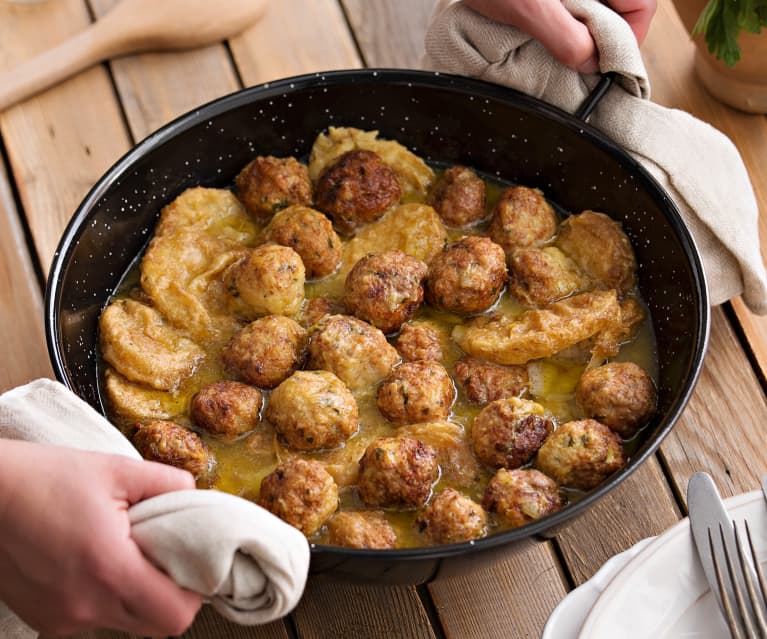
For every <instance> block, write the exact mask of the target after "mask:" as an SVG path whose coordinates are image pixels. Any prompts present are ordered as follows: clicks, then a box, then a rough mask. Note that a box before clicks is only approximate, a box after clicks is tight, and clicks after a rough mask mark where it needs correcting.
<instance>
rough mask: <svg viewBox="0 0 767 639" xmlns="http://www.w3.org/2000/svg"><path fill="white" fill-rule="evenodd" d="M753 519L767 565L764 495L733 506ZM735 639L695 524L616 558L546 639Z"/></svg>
mask: <svg viewBox="0 0 767 639" xmlns="http://www.w3.org/2000/svg"><path fill="white" fill-rule="evenodd" d="M724 503H725V506H726V508H727V511H728V512H729V513H730V516H731V517H732V518H733V519H734V520H735V521H738V522H740V521H743V520H747V521H748V523H749V526H750V528H751V534H752V536H753V541H754V546H755V547H756V551H757V555H758V559H759V563H760V564H762V566H763V567H765V568H767V566H765V563H766V562H767V504H765V500H764V497H763V496H762V492H761V491H758V490H757V491H753V492H750V493H746V494H743V495H738V496H737V497H731V498H730V499H727V500H725V502H724ZM727 636H729V634H728V630H727V626H726V624H725V622H724V618H723V617H722V616H721V614H720V613H719V608H718V607H717V604H716V599H715V598H714V596H713V594H712V593H711V591H710V589H709V586H708V582H707V581H706V576H705V575H704V573H703V568H702V567H701V565H700V562H699V561H698V557H697V555H696V552H695V545H694V543H693V540H692V534H691V532H690V522H689V520H688V519H684V520H682V521H680V522H679V523H678V524H677V525H675V526H674V527H673V528H670V529H669V530H667V531H666V532H665V533H663V534H662V535H659V536H658V537H654V538H651V539H645V540H642V541H640V542H639V543H638V544H636V545H635V546H633V547H632V548H630V549H629V550H627V551H626V552H624V553H622V554H620V555H616V556H615V557H613V558H612V559H610V560H609V561H608V562H607V563H606V564H605V565H604V566H603V567H602V568H601V569H600V570H599V571H598V572H597V573H596V574H595V575H594V576H593V577H592V578H591V579H590V580H589V581H587V582H586V583H584V584H583V585H582V586H580V587H579V588H576V589H575V590H574V591H573V592H571V593H570V594H569V595H568V596H567V597H566V598H565V599H563V600H562V602H561V603H560V604H559V606H557V608H556V609H555V610H554V612H553V613H552V615H551V617H550V618H549V621H548V623H547V624H546V627H545V628H544V631H543V637H542V639H614V638H615V637H621V638H622V639H665V638H668V639H671V638H674V639H678V638H679V637H695V639H721V638H722V637H727Z"/></svg>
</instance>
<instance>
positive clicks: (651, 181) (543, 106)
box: [45, 69, 711, 561]
mask: <svg viewBox="0 0 767 639" xmlns="http://www.w3.org/2000/svg"><path fill="white" fill-rule="evenodd" d="M359 83H365V84H370V83H380V84H382V85H387V84H390V85H403V84H405V85H408V86H413V87H416V88H417V87H419V86H422V87H424V88H451V89H453V90H456V89H457V90H460V91H464V92H466V93H469V94H471V95H474V96H477V97H482V98H492V99H494V100H498V101H501V102H507V103H510V104H513V105H514V106H515V107H517V108H522V109H524V110H528V111H530V112H533V113H536V114H537V115H543V116H545V117H546V118H548V119H551V120H553V121H555V122H557V123H558V124H560V125H562V126H564V127H567V128H569V129H572V130H575V131H577V132H579V133H582V134H583V135H585V136H586V137H587V138H588V140H589V141H590V143H591V144H593V145H594V146H595V147H598V148H600V149H601V150H603V151H605V152H607V153H608V154H609V155H610V156H612V157H613V158H614V159H615V160H616V161H617V162H618V163H619V164H621V165H623V166H624V167H625V168H626V169H627V170H629V171H630V172H631V173H633V174H635V175H638V176H639V177H640V178H641V179H642V181H643V182H644V184H645V185H646V186H647V190H648V191H649V192H650V194H651V195H652V197H653V199H655V200H656V201H657V203H658V204H659V207H660V208H661V209H662V210H663V211H665V213H666V215H667V218H668V221H669V223H670V224H671V226H672V228H673V229H674V231H675V233H676V235H677V239H678V240H679V243H680V245H681V247H682V249H683V250H684V252H685V255H686V257H687V259H688V261H689V263H690V267H691V270H692V273H693V277H694V284H695V298H696V299H695V300H694V303H695V305H696V306H697V308H698V315H699V317H698V322H697V327H696V335H695V341H694V348H693V357H692V361H691V365H690V367H689V370H688V371H687V375H686V381H685V384H684V386H683V387H682V388H681V389H679V392H678V395H677V398H676V401H675V402H674V403H673V404H672V405H671V406H670V408H669V410H668V412H667V413H666V415H664V417H663V419H662V420H661V422H660V424H659V425H658V427H657V428H656V430H655V432H654V433H653V435H652V436H651V437H650V438H649V439H648V440H647V441H645V442H644V444H643V445H642V447H641V448H640V449H639V450H638V451H637V452H636V453H635V455H634V456H633V457H632V458H631V460H630V461H629V463H628V464H627V465H626V467H625V468H623V469H622V470H620V471H618V472H617V473H615V474H614V475H613V476H611V477H610V479H609V480H608V481H607V482H605V483H604V484H602V485H601V486H600V487H599V488H597V489H596V490H594V491H592V492H591V493H589V494H588V495H587V496H586V497H584V498H583V499H581V500H580V501H578V502H577V503H575V504H572V505H570V506H568V507H567V508H564V509H563V510H561V511H559V512H558V513H554V514H553V515H549V516H547V517H545V518H543V519H541V520H540V521H536V522H533V523H531V524H528V525H526V526H522V527H521V528H515V529H513V530H509V531H505V532H499V533H496V534H494V535H491V536H489V537H485V538H482V539H477V540H474V541H469V542H463V543H459V544H448V545H443V546H431V547H424V548H413V549H401V550H363V549H356V548H341V547H337V546H323V545H315V544H312V551H313V552H319V553H321V554H323V555H326V556H329V557H332V556H338V558H339V559H341V558H344V559H346V558H349V559H352V558H354V557H358V558H367V559H376V558H380V559H382V560H387V561H390V560H398V561H399V560H402V561H407V560H408V559H412V560H419V561H420V560H424V559H431V560H439V559H443V558H448V557H453V556H457V555H465V554H467V553H470V552H474V551H479V550H484V549H489V548H495V547H498V546H503V545H506V544H510V543H512V542H514V541H519V540H522V539H526V538H529V537H534V536H537V535H540V534H541V533H542V532H544V531H546V530H550V529H556V528H558V527H559V526H561V525H562V524H564V522H566V521H567V520H569V519H571V518H573V517H575V516H577V515H578V514H580V513H582V512H583V511H584V510H586V509H587V508H589V507H590V506H591V505H592V504H594V502H596V501H598V500H599V499H601V498H602V497H604V496H605V495H606V494H607V493H608V492H610V491H611V490H612V489H613V488H615V487H616V486H617V485H618V484H620V483H621V482H622V481H623V480H624V479H626V478H627V477H628V476H629V475H630V474H631V473H632V472H634V471H635V470H636V469H637V468H638V467H639V466H640V465H641V464H642V463H643V462H644V461H645V460H646V459H647V458H648V457H649V456H650V455H652V454H653V453H654V452H655V451H656V450H657V448H658V446H659V445H660V443H661V442H662V441H663V439H664V438H665V437H666V435H668V433H669V431H670V430H671V428H672V427H673V425H674V423H675V422H676V420H677V419H678V418H679V416H680V415H681V413H682V411H683V410H684V407H685V406H686V405H687V402H688V400H689V398H690V395H691V394H692V391H693V389H694V388H695V384H696V382H697V380H698V376H699V375H700V370H701V367H702V365H703V358H704V355H705V351H706V346H707V344H708V337H709V331H710V321H711V320H710V316H711V312H710V308H709V301H708V299H709V298H708V290H707V286H706V280H705V275H704V272H703V266H702V263H701V260H700V255H699V253H698V250H697V248H696V246H695V242H694V240H693V238H692V236H691V235H690V233H689V231H688V230H687V227H686V226H685V224H684V222H683V221H682V217H681V215H680V214H679V211H678V209H677V208H676V206H675V204H674V203H673V201H672V200H671V198H670V197H669V196H668V195H667V194H666V192H665V191H664V189H663V188H662V187H661V186H660V185H659V184H658V183H657V181H656V180H655V178H653V177H652V175H650V174H649V173H648V172H647V171H646V170H645V169H644V167H642V165H641V164H639V163H638V162H637V161H636V160H634V159H633V158H632V157H631V156H630V155H629V154H628V153H627V152H626V151H625V150H624V149H623V148H622V147H621V146H619V145H618V144H616V143H615V142H613V141H612V140H611V139H610V138H608V137H607V136H606V135H604V134H603V133H601V132H600V131H598V130H597V129H595V128H593V127H591V126H589V125H588V124H587V123H584V122H583V121H582V120H579V119H578V118H576V117H575V116H573V115H570V114H569V113H566V112H565V111H562V110H560V109H558V108H556V107H553V106H551V105H550V104H547V103H545V102H542V101H540V100H538V99H536V98H532V97H530V96H528V95H525V94H523V93H520V92H518V91H515V90H513V89H508V88H505V87H501V86H498V85H496V84H490V83H487V82H483V81H481V80H473V79H469V78H465V77H462V76H455V75H448V74H440V73H432V72H427V71H410V70H400V69H362V70H345V71H328V72H320V73H312V74H307V75H301V76H295V77H292V78H286V79H284V80H279V81H277V82H267V83H265V84H261V85H258V86H254V87H251V88H249V89H244V90H242V91H238V92H235V93H232V94H230V95H228V96H224V97H223V98H219V99H217V100H214V101H212V102H210V103H208V104H205V105H203V106H201V107H199V108H197V109H194V110H193V111H190V112H189V113H187V114H185V115H182V116H180V117H179V118H177V119H176V120H173V121H172V122H170V123H169V124H166V125H165V126H163V127H162V128H160V129H158V130H157V131H156V132H154V133H152V134H151V135H149V136H148V137H147V138H146V139H144V140H143V141H142V142H140V143H139V144H137V145H136V146H135V147H134V148H133V149H131V150H130V151H129V152H128V153H126V154H125V155H124V156H123V157H122V158H120V159H119V160H118V161H117V162H116V163H115V164H114V165H113V166H112V168H110V169H109V170H108V171H107V172H106V173H105V174H104V176H103V177H102V178H101V179H100V180H99V181H98V182H97V183H96V184H95V185H94V187H93V188H92V189H91V190H90V192H89V193H88V195H87V196H86V197H85V199H84V200H83V202H82V204H80V206H79V207H78V208H77V210H76V211H75V213H74V215H73V216H72V219H71V220H70V222H69V224H68V225H67V228H66V230H65V231H64V234H63V236H62V239H61V241H60V242H59V246H58V248H57V250H56V252H55V254H54V256H53V261H52V264H51V268H50V273H49V277H48V284H47V287H46V294H45V326H46V340H47V344H48V352H49V355H50V358H51V363H52V366H53V370H54V372H55V374H56V377H57V379H58V380H59V381H61V382H62V383H63V384H65V385H66V386H67V387H69V388H72V384H71V382H70V380H69V379H68V378H67V375H66V366H65V362H64V357H63V351H64V349H63V344H62V343H61V341H60V335H59V334H58V332H57V327H58V323H59V311H58V306H59V303H60V296H61V291H60V289H59V287H58V282H59V279H60V277H61V274H62V270H63V268H64V266H65V265H66V263H67V261H68V258H69V254H70V252H71V250H72V248H73V247H74V246H75V245H76V243H77V241H78V238H79V235H80V233H81V229H82V228H83V227H84V226H85V222H86V221H87V220H88V218H89V216H90V214H91V213H92V210H93V209H94V207H95V205H96V204H97V203H98V202H99V200H100V199H101V197H102V196H103V195H104V193H106V192H107V191H108V190H109V189H110V188H111V186H112V185H113V184H114V183H115V182H116V181H118V180H119V179H120V178H121V177H122V176H123V175H125V174H126V173H127V172H128V171H129V169H130V167H131V166H132V165H133V164H134V163H135V162H136V161H137V160H138V159H139V158H142V157H143V156H144V155H146V154H147V153H149V152H151V151H152V150H153V149H155V148H157V147H158V146H160V145H162V144H164V143H165V142H167V141H168V140H170V139H171V138H174V137H175V136H177V135H179V134H181V133H183V132H184V131H185V130H187V129H189V128H191V127H193V126H196V125H197V124H199V123H200V122H202V121H205V120H207V119H209V118H212V117H215V116H218V115H220V114H222V113H224V112H226V111H229V110H230V109H234V108H237V107H240V106H243V105H246V104H248V103H250V102H252V101H254V100H261V99H264V98H269V97H277V96H281V95H283V94H284V93H286V92H287V93H290V92H291V91H293V90H300V89H303V88H306V87H308V86H320V87H321V86H337V85H350V84H351V85H354V84H359Z"/></svg>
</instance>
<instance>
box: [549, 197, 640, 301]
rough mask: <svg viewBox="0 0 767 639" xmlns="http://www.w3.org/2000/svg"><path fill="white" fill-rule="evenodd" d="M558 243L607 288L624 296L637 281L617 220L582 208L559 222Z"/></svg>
mask: <svg viewBox="0 0 767 639" xmlns="http://www.w3.org/2000/svg"><path fill="white" fill-rule="evenodd" d="M557 246H558V247H559V248H560V249H562V251H564V252H565V253H566V254H567V255H568V256H569V257H570V258H572V260H573V261H574V262H575V263H576V264H577V265H578V266H579V267H580V268H581V270H583V272H584V273H585V274H586V275H587V276H588V277H590V278H591V279H593V280H595V281H596V282H598V283H599V284H600V286H601V287H603V288H606V289H611V288H614V289H615V290H617V291H618V293H619V294H621V295H624V294H626V293H628V292H629V291H631V290H632V289H633V288H634V285H635V283H636V269H637V263H636V257H635V256H634V250H633V249H632V248H631V242H630V241H629V238H628V237H627V236H626V234H625V233H624V232H623V229H622V228H621V225H620V224H619V223H618V222H615V221H614V220H612V219H610V218H609V217H608V216H607V215H605V214H604V213H597V212H595V211H584V212H583V213H580V214H579V215H571V216H570V217H569V218H567V219H566V220H565V221H564V222H562V224H561V226H560V229H559V236H558V237H557Z"/></svg>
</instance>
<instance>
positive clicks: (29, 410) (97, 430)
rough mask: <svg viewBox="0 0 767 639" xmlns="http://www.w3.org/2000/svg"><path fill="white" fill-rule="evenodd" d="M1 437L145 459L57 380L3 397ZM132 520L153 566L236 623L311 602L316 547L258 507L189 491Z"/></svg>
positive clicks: (139, 510)
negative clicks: (308, 592)
mask: <svg viewBox="0 0 767 639" xmlns="http://www.w3.org/2000/svg"><path fill="white" fill-rule="evenodd" d="M0 438H6V439H21V440H25V441H31V442H38V443H42V444H51V445H55V446H67V447H70V448H79V449H81V450H89V451H96V452H102V453H114V454H117V455H126V456H128V457H133V458H134V459H141V456H140V455H139V454H138V452H137V451H136V450H135V449H134V448H133V446H132V445H131V444H130V442H129V441H128V440H127V439H126V438H125V437H123V435H122V434H121V433H120V432H119V431H118V430H117V429H116V428H115V427H114V426H112V425H111V424H110V423H109V422H108V421H107V420H106V419H104V417H102V416H101V415H100V414H99V413H98V412H96V411H95V410H93V408H91V407H90V406H89V405H88V404H87V403H85V402H84V401H82V400H81V399H80V398H78V397H77V396H76V395H75V394H74V393H72V392H71V391H69V390H67V389H66V388H65V387H64V386H63V385H62V384H59V383H58V382H54V381H51V380H48V379H39V380H36V381H34V382H31V383H29V384H27V385H26V386H21V387H19V388H16V389H13V390H11V391H8V392H7V393H5V394H3V395H0ZM129 516H130V521H131V535H132V537H133V539H134V540H135V542H136V544H137V545H138V546H139V547H140V548H141V550H142V551H143V553H144V554H145V555H146V557H147V558H148V559H149V560H150V561H151V562H152V563H154V564H155V565H157V566H158V567H159V568H160V569H162V570H163V571H165V572H166V573H167V574H168V575H170V576H171V577H172V578H173V579H174V580H175V581H176V583H178V584H179V585H180V586H183V587H184V588H187V589H189V590H193V591H195V592H198V593H200V594H201V595H203V597H205V598H208V599H210V601H211V603H212V605H213V607H214V608H215V609H216V610H218V612H220V613H221V614H222V615H223V616H224V617H227V618H228V619H231V620H232V621H235V622H237V623H240V624H248V625H250V624H263V623H267V622H269V621H272V620H274V619H278V618H280V617H282V616H284V615H286V614H287V613H288V612H290V611H291V610H292V609H293V607H294V606H295V605H296V604H297V603H298V600H299V599H300V598H301V594H302V593H303V590H304V586H305V584H306V577H307V573H308V569H309V545H308V543H307V541H306V538H305V537H304V535H303V534H302V533H301V532H299V531H298V530H296V529H295V528H293V527H292V526H290V525H288V524H286V523H285V522H283V521H282V520H281V519H279V518H277V517H275V516H274V515H272V514H271V513H269V512H268V511H266V510H264V509H263V508H261V507H259V506H257V505H256V504H254V503H252V502H250V501H247V500H244V499H240V498H239V497H235V496H233V495H229V494H226V493H222V492H219V491H216V490H183V491H177V492H172V493H166V494H163V495H159V496H157V497H152V498H150V499H147V500H145V501H142V502H139V503H137V504H135V505H134V506H132V507H131V508H130V510H129ZM2 621H3V615H2V610H1V609H0V622H2ZM0 627H1V626H0ZM3 636H5V635H3ZM19 636H22V635H19Z"/></svg>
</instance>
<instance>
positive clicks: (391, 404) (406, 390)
mask: <svg viewBox="0 0 767 639" xmlns="http://www.w3.org/2000/svg"><path fill="white" fill-rule="evenodd" d="M454 401H455V388H454V386H453V381H452V380H451V379H450V375H448V374H447V371H446V370H445V368H444V366H442V364H440V363H439V362H435V361H432V360H425V361H420V362H408V363H405V364H402V365H400V366H398V367H397V368H395V369H394V370H393V371H392V372H391V373H390V374H389V376H388V377H387V378H386V379H384V381H383V382H382V383H381V385H380V386H379V387H378V396H377V403H378V410H380V411H381V414H383V416H384V417H386V419H388V420H389V421H391V422H394V423H395V424H397V425H402V424H416V423H418V422H430V421H438V420H441V419H447V417H448V415H450V407H451V406H452V405H453V402H454Z"/></svg>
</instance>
